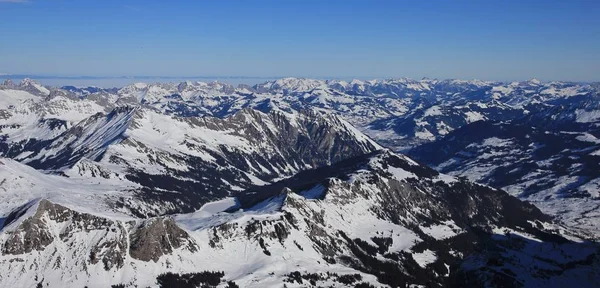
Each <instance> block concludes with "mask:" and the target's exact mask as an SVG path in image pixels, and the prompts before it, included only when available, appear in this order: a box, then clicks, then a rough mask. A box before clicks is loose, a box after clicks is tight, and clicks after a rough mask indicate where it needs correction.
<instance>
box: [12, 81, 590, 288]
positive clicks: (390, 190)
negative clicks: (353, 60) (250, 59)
mask: <svg viewBox="0 0 600 288" xmlns="http://www.w3.org/2000/svg"><path fill="white" fill-rule="evenodd" d="M9 86H10V87H9ZM15 86H18V87H15ZM31 89H37V92H35V93H34V92H31V93H30V92H27V91H28V90H31ZM44 89H46V90H48V91H45V90H44ZM594 89H596V88H592V87H588V86H585V85H576V84H565V83H562V84H560V83H559V84H557V83H547V84H541V83H539V82H537V81H529V82H524V83H510V84H504V83H491V82H480V81H470V82H460V81H437V80H422V81H414V80H409V79H397V80H384V81H370V82H361V81H353V82H351V83H347V82H344V81H320V80H307V79H282V80H281V81H274V82H269V83H265V84H263V85H256V86H254V87H238V88H233V87H231V86H228V85H222V84H220V83H210V84H203V83H191V82H190V83H183V84H181V85H177V84H156V85H155V84H152V85H147V84H135V85H131V86H128V87H125V88H123V89H118V90H117V89H114V90H104V89H68V90H69V92H65V91H64V90H61V89H58V90H56V89H47V88H45V87H43V86H39V84H37V83H34V82H31V81H26V82H24V83H22V84H21V85H14V84H8V85H5V86H3V87H0V129H1V131H0V132H1V134H2V138H1V141H0V142H1V145H0V153H2V155H3V156H7V157H11V158H13V159H2V161H1V162H0V177H1V178H0V179H5V180H4V181H1V180H0V194H1V195H0V196H2V198H3V200H4V201H3V203H1V205H0V207H1V209H2V211H3V212H8V211H11V210H12V211H13V213H11V215H10V216H9V217H7V218H6V219H2V220H0V221H3V222H4V223H5V224H6V225H4V226H5V227H4V228H3V230H2V231H1V232H0V240H1V241H0V246H1V247H0V252H2V253H1V255H0V270H2V271H5V273H2V274H1V275H0V286H8V287H13V286H14V287H19V286H25V287H29V286H35V285H38V284H39V285H42V286H57V285H59V284H58V283H60V284H61V285H62V286H65V285H66V286H74V287H84V286H88V287H106V286H110V285H113V284H123V285H124V286H132V287H135V286H137V287H146V286H152V285H163V286H168V285H175V283H187V284H190V283H196V284H197V285H211V286H219V285H220V286H225V285H229V286H231V287H235V286H232V285H233V284H226V283H225V281H229V280H233V281H235V282H236V283H239V284H240V286H241V287H266V286H278V287H280V286H283V285H284V284H285V285H288V286H295V285H300V286H302V285H308V284H310V285H313V286H323V287H328V286H349V287H352V286H355V285H357V286H358V287H361V286H365V285H369V284H371V285H374V286H382V285H389V286H392V287H397V286H402V287H404V286H408V285H422V286H431V287H443V286H452V287H468V286H485V285H488V286H502V285H505V286H525V287H531V286H548V287H552V286H557V285H561V286H566V285H569V286H581V287H585V286H594V285H595V284H596V283H598V279H599V277H598V275H597V272H596V271H598V268H599V266H598V264H599V261H598V259H597V257H596V255H597V252H598V246H597V244H596V243H593V242H586V241H584V240H582V236H580V235H583V233H582V232H580V231H576V232H577V233H575V232H573V231H572V230H570V229H566V228H564V227H563V226H561V225H559V224H557V223H552V218H550V217H549V216H547V215H545V214H543V213H541V212H540V210H538V209H537V208H536V207H534V206H532V205H531V204H528V203H523V202H520V201H519V200H517V199H516V198H514V197H511V196H509V195H507V194H506V193H505V192H503V191H500V190H496V189H492V188H489V187H486V186H482V185H478V184H473V183H470V182H467V181H464V180H457V179H454V178H451V177H448V176H446V175H443V174H440V173H438V172H436V171H435V170H432V169H429V168H427V167H425V166H422V165H420V164H418V163H416V162H414V161H412V160H410V159H409V158H407V157H405V156H402V155H396V154H394V153H392V152H390V151H383V152H382V151H379V150H380V146H379V145H378V144H376V143H374V142H373V141H371V140H370V139H369V138H367V137H366V136H364V135H363V134H361V133H360V132H357V131H356V130H355V129H354V128H353V127H352V126H350V125H349V124H348V123H347V122H346V121H345V120H342V118H340V117H337V116H333V115H330V114H328V113H322V112H323V110H327V111H334V112H335V113H338V114H342V115H343V116H344V117H345V118H346V119H348V120H350V121H352V122H353V123H360V125H361V129H365V131H369V133H371V134H372V135H378V137H380V139H383V138H385V139H388V138H389V140H390V141H391V142H389V143H392V142H393V141H396V140H399V142H397V143H396V142H394V143H396V144H398V145H402V143H414V141H415V139H416V140H419V141H421V140H423V141H432V140H435V139H437V138H439V137H442V136H443V135H446V134H448V135H451V134H453V133H454V132H452V131H453V130H454V131H455V132H456V130H455V129H457V128H458V127H459V126H464V125H466V126H465V127H468V126H470V125H476V124H477V123H479V122H477V121H476V120H480V119H483V120H485V119H503V120H505V119H513V118H519V117H520V115H521V116H522V115H523V114H526V113H530V114H531V113H540V114H539V115H549V114H548V113H553V112H557V111H556V109H555V110H552V109H551V108H553V107H554V108H555V107H558V106H556V105H562V104H565V103H567V104H568V105H571V108H573V107H576V108H573V109H571V110H569V111H570V112H568V113H567V114H565V115H564V116H557V117H558V118H557V119H566V120H565V121H567V122H569V121H571V122H572V121H587V122H585V123H587V124H585V125H581V127H588V128H589V127H593V125H595V122H594V121H596V120H597V119H596V118H594V117H595V114H594V111H595V110H594V109H595V108H593V107H592V106H589V105H588V104H590V103H587V104H586V103H585V101H584V102H578V103H582V106H573V105H572V103H571V102H570V101H571V100H572V101H574V102H576V99H570V101H567V102H564V101H565V99H566V98H565V97H566V96H565V95H571V96H574V97H580V98H582V99H587V98H586V97H587V95H590V93H595V92H594V91H595V90H594ZM32 93H33V94H32ZM38 94H39V95H38ZM577 95H579V96H577ZM553 101H554V102H553ZM555 102H556V103H555ZM558 102H561V103H562V104H558ZM574 102H573V103H574ZM569 103H570V104H569ZM567 104H565V105H567ZM307 107H308V108H311V109H308V110H306V109H305V108H307ZM590 107H592V108H591V110H590V109H588V110H586V108H590ZM251 108H256V110H253V109H251ZM312 108H317V109H315V110H313V109H312ZM582 109H583V110H582ZM67 111H70V112H73V113H67ZM543 113H546V114H543ZM207 115H210V116H218V117H199V116H207ZM582 115H583V116H582ZM580 116H581V117H580ZM534 118H535V117H531V118H527V119H534ZM523 119H525V118H523ZM595 119H596V120H595ZM379 120H381V121H379ZM522 121H525V120H522ZM375 124H377V125H375ZM561 125H563V124H561ZM586 125H587V126H586ZM582 129H587V128H582ZM459 130H460V129H459ZM390 131H392V132H393V133H392V135H391V136H390V134H389V132H390ZM381 132H384V134H385V133H388V134H385V135H383V134H380V133H381ZM434 132H435V133H434ZM428 133H429V134H428ZM528 133H529V132H528ZM394 135H395V136H394ZM431 135H433V138H432V137H430V136H431ZM579 136H581V135H579ZM397 137H399V138H397ZM529 137H532V136H531V135H530V136H529ZM574 137H575V136H574ZM400 138H401V139H400ZM575 140H577V139H575ZM402 141H406V142H402ZM411 141H412V142H411ZM525 142H526V141H523V143H525ZM519 143H521V142H519ZM573 143H574V142H573ZM396 144H394V145H396ZM594 145H595V144H594ZM578 147H579V146H578ZM591 147H595V146H593V145H592V146H591ZM583 148H586V147H583ZM588 148H589V147H588ZM550 151H554V150H550ZM561 153H562V152H561ZM578 153H592V152H591V151H585V152H583V151H579V152H574V153H571V154H570V156H573V155H578ZM506 162H508V161H506ZM575 162H577V161H575ZM584 162H585V161H584ZM584 162H577V163H583V164H585V165H584V166H586V167H587V165H589V167H595V166H593V165H592V164H593V163H587V162H585V163H584ZM561 163H563V164H564V163H567V162H565V161H561ZM568 163H574V162H568ZM25 164H27V165H25ZM559 166H560V165H559ZM32 167H35V168H37V169H38V170H35V169H33V168H32ZM505 174H507V175H508V174H510V173H505ZM281 179H283V180H281ZM276 181H278V182H276ZM273 182H275V183H273ZM282 191H283V192H282ZM231 196H235V198H225V197H231ZM39 197H42V198H44V199H47V200H40V201H33V202H30V205H26V206H23V207H21V209H14V207H18V206H19V205H21V204H22V203H26V202H29V201H31V200H32V199H36V198H39ZM223 198H225V199H223ZM214 200H219V201H216V202H213V201H214ZM31 205H33V206H31ZM33 207H35V208H33ZM9 208H10V209H9ZM13 209H14V210H13ZM83 211H86V212H85V213H84V212H83ZM192 211H193V213H187V212H192ZM6 214H8V213H6ZM165 214H176V215H172V218H171V217H164V215H165ZM155 216H156V217H155ZM240 263H241V264H240ZM204 270H210V271H213V272H209V271H204ZM221 271H222V272H221ZM357 275H358V276H357ZM582 275H585V277H583V276H582ZM574 280H578V281H579V280H580V282H579V283H576V282H573V281H574ZM157 283H158V284H157Z"/></svg>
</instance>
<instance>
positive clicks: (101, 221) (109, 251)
mask: <svg viewBox="0 0 600 288" xmlns="http://www.w3.org/2000/svg"><path fill="white" fill-rule="evenodd" d="M5 224H10V223H5ZM4 233H5V234H6V237H5V241H3V243H2V254H3V255H15V256H21V257H23V256H26V254H28V253H31V252H32V251H39V252H44V250H46V252H47V250H51V248H50V245H51V244H53V245H52V246H53V248H54V252H53V253H51V256H50V258H51V259H47V260H48V263H50V261H54V263H53V265H55V266H57V265H58V267H59V268H60V265H62V264H61V263H64V262H66V261H67V260H69V259H66V258H65V257H68V255H69V254H70V256H71V257H74V258H73V259H72V260H74V261H76V263H77V264H78V265H83V266H84V267H85V265H86V264H96V263H98V262H102V264H103V265H104V269H106V270H110V269H112V268H113V267H114V268H117V269H119V268H122V267H123V265H124V260H125V255H124V253H125V252H126V247H127V241H126V239H125V237H124V235H125V234H126V233H125V228H124V227H123V226H122V225H120V223H117V222H115V221H112V220H109V219H107V218H102V217H96V216H93V215H90V214H85V213H79V212H76V211H73V210H71V209H68V208H66V207H64V206H61V205H58V204H54V203H51V202H49V201H47V200H41V201H40V202H39V203H38V204H37V208H36V210H35V214H33V215H32V216H31V217H29V218H27V219H25V220H23V221H22V222H21V223H19V224H18V226H17V227H16V229H14V230H12V231H8V232H4ZM90 234H92V235H94V236H95V237H94V238H92V239H93V241H92V242H88V243H78V239H77V238H78V235H90ZM74 245H75V246H77V247H78V248H81V246H80V245H85V250H83V251H82V250H78V249H77V248H73V246H74ZM65 247H71V249H69V248H67V249H68V250H69V254H67V255H62V254H57V253H56V252H57V251H58V249H60V250H63V249H65ZM39 264H41V263H38V265H39Z"/></svg>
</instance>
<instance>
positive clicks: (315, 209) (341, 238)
mask: <svg viewBox="0 0 600 288" xmlns="http://www.w3.org/2000/svg"><path fill="white" fill-rule="evenodd" d="M286 187H287V188H286ZM237 199H238V200H237V201H238V202H239V203H238V204H236V206H233V207H231V208H227V207H229V206H230V205H231V204H227V205H225V206H223V207H222V208H219V210H216V211H228V212H209V211H214V210H213V209H216V208H210V207H214V206H210V207H203V209H201V210H200V211H199V212H198V213H194V214H189V215H187V214H186V215H178V216H176V217H174V218H154V219H147V220H143V221H139V220H138V221H137V223H136V221H126V220H122V221H116V220H110V219H109V218H104V219H103V217H96V216H91V215H89V214H84V213H79V212H75V211H73V210H71V209H68V208H65V207H64V206H61V205H57V204H52V203H50V202H49V201H45V200H42V201H40V204H39V205H38V209H37V211H36V213H35V214H34V215H31V216H21V217H28V218H26V219H23V220H22V221H21V222H20V223H17V222H14V221H12V220H11V221H9V222H12V223H13V224H9V226H8V227H9V228H11V227H12V228H11V230H9V231H3V232H2V234H0V235H1V236H2V237H3V238H2V239H6V240H7V241H8V242H10V241H15V240H13V235H15V234H14V233H21V232H18V231H24V230H21V229H29V228H28V227H30V226H31V225H29V224H25V223H26V222H27V221H38V220H36V219H40V220H39V221H41V222H42V223H44V225H45V226H38V227H39V228H40V229H44V230H45V231H46V234H47V235H50V236H49V237H50V238H51V239H54V240H53V241H51V242H50V243H48V244H44V245H45V246H43V247H40V248H39V250H35V251H34V250H31V251H30V252H28V253H21V254H18V255H14V254H6V253H5V254H3V255H2V256H0V266H1V267H2V268H3V269H4V268H6V269H4V271H9V273H8V274H6V275H3V276H0V283H2V284H7V285H9V284H11V283H12V284H14V283H24V282H22V281H24V280H23V275H25V274H26V275H31V277H30V278H32V277H33V276H35V277H37V280H35V282H32V283H39V282H41V283H42V284H43V285H50V286H53V285H55V283H53V282H51V280H48V279H54V278H52V277H56V276H52V275H56V274H55V273H58V275H61V276H60V277H62V279H69V280H67V281H68V283H71V284H73V285H75V284H77V285H80V286H88V287H95V286H102V285H104V286H106V285H109V284H110V285H112V284H125V285H126V286H127V285H131V286H136V285H137V286H146V285H155V284H153V283H157V281H158V282H159V283H163V284H164V283H180V282H181V281H183V282H186V281H188V280H189V279H196V280H194V281H201V280H200V279H205V277H208V276H209V275H204V274H202V273H200V274H195V273H199V272H201V271H203V270H211V271H224V272H223V273H222V274H219V275H216V274H215V275H216V276H219V277H217V278H218V279H221V280H218V279H217V280H215V279H212V278H211V279H212V280H208V279H206V280H202V281H210V282H211V283H222V284H223V285H224V284H225V282H219V281H226V280H233V281H234V282H236V283H238V284H239V285H241V286H243V287H264V286H273V285H274V286H281V285H283V284H288V285H292V286H293V285H295V284H298V285H300V284H301V283H310V284H311V285H315V286H324V285H339V286H350V287H352V286H353V285H357V284H359V283H363V282H364V283H371V284H374V285H389V286H393V287H397V286H405V285H425V286H427V285H428V286H432V287H443V286H452V287H463V286H468V285H481V284H482V283H487V284H489V285H492V286H497V285H502V284H505V285H506V284H509V285H511V286H531V285H546V286H552V285H550V284H552V283H566V282H568V280H569V279H570V277H571V276H572V275H579V274H581V273H588V274H587V275H588V277H590V278H586V280H585V281H584V282H581V283H583V284H582V285H583V286H586V285H588V284H590V283H594V281H597V280H598V279H600V278H599V277H600V275H596V274H595V273H594V272H590V271H591V270H588V268H587V267H589V269H594V268H593V267H597V266H598V261H597V260H596V256H595V255H596V253H597V252H598V246H597V245H596V244H594V243H586V242H581V241H579V240H577V239H576V238H574V236H573V235H574V234H570V233H571V232H569V231H568V230H565V229H564V228H563V227H561V226H558V225H555V224H552V223H550V222H549V221H550V220H551V219H550V218H549V217H548V216H546V215H544V214H542V213H541V212H540V211H539V210H538V209H537V208H535V207H534V206H532V205H530V204H527V203H523V202H520V201H519V200H517V199H516V198H514V197H512V196H510V195H508V194H506V193H505V192H503V191H500V190H494V189H491V188H488V187H485V186H481V185H477V184H472V183H469V182H466V181H459V180H456V179H453V178H451V177H448V176H445V175H442V174H439V173H438V172H436V171H434V170H432V169H429V168H427V167H424V166H421V165H419V164H418V163H416V162H414V161H412V160H410V159H408V158H406V157H404V156H400V155H396V154H393V153H391V152H389V151H384V152H373V153H371V154H369V155H364V156H359V157H355V158H352V159H347V160H344V161H341V162H338V163H336V164H334V165H332V166H326V167H321V168H318V169H315V170H307V171H303V172H300V173H298V174H296V175H295V176H294V177H292V178H289V179H286V180H282V181H280V182H277V183H275V184H272V185H268V186H260V187H255V188H253V189H251V190H249V191H246V192H240V193H239V195H238V198H237ZM215 205H216V204H215ZM219 205H224V204H219ZM15 215H19V213H15ZM13 218H17V219H18V218H19V217H18V216H14V217H13ZM51 219H53V220H51ZM123 221H126V222H123ZM58 223H62V224H61V225H65V226H60V227H62V228H60V229H56V228H52V227H58V226H57V224H58ZM16 224H18V225H17V226H16V227H15V226H14V225H16ZM104 227H109V228H108V229H105V228H104ZM113 228H114V229H115V230H114V231H115V232H114V234H113V233H111V232H109V231H110V230H111V229H113ZM5 229H6V228H5ZM85 229H87V230H85ZM84 232H85V233H84ZM78 233H80V234H78ZM38 234H39V233H38ZM59 239H60V241H59ZM570 239H571V240H570ZM8 242H7V243H8ZM61 243H68V244H61ZM90 243H91V244H90ZM94 243H99V244H94ZM102 243H105V244H102ZM13 245H14V244H13ZM83 247H88V248H85V249H83ZM55 250H56V251H67V252H68V253H67V255H65V254H62V253H55V252H53V251H55ZM73 251H76V252H73ZM63 253H64V252H63ZM69 253H71V254H69ZM515 255H520V256H518V257H516V256H515ZM559 255H560V256H559ZM58 258H60V259H61V260H60V261H58V260H57V259H58ZM67 259H69V260H68V261H67ZM98 259H110V260H102V261H103V263H101V262H99V261H100V260H98ZM57 262H60V263H61V264H60V265H59V264H55V263H57ZM46 263H52V264H53V265H48V264H46ZM232 263H235V265H233V264H232ZM241 263H245V264H241ZM482 263H483V264H482ZM527 263H535V264H534V265H532V266H530V265H528V264H527ZM57 265H59V266H57ZM281 267H287V268H285V269H282V268H281ZM67 268H68V269H67ZM71 271H73V272H71ZM77 271H87V272H86V273H83V274H82V272H77ZM124 271H127V272H126V273H123V272H124ZM166 272H172V273H171V274H163V273H166ZM73 273H75V274H77V275H80V276H79V277H73V275H75V274H73ZM173 273H175V274H173ZM215 273H216V272H215ZM219 273H221V272H219ZM578 273H579V274H578ZM590 273H591V274H590ZM81 275H88V276H81ZM114 275H122V276H119V277H118V278H114ZM194 275H196V276H194ZM202 275H204V276H202ZM356 275H359V276H356ZM540 275H544V276H543V277H542V276H540ZM195 277H196V278H195ZM188 278H189V279H188ZM106 279H112V280H106ZM157 279H158V280H157ZM185 279H188V280H185ZM223 279H226V280H223ZM28 281H33V280H32V279H30V280H28ZM189 281H191V280H189ZM215 281H216V282H215ZM565 281H566V282H565ZM27 283H30V282H27ZM294 283H295V284H294ZM77 285H75V286H77ZM161 285H162V284H161ZM165 285H166V284H165ZM211 285H214V284H211ZM302 285H303V284H302ZM588 286H589V285H588Z"/></svg>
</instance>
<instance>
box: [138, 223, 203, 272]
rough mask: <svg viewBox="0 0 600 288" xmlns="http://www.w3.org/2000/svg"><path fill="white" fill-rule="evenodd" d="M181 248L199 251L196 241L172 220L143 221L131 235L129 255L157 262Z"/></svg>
mask: <svg viewBox="0 0 600 288" xmlns="http://www.w3.org/2000/svg"><path fill="white" fill-rule="evenodd" d="M179 248H182V249H185V250H187V251H189V252H196V251H197V250H198V246H197V245H196V243H195V242H194V240H193V239H192V238H191V237H190V236H189V235H188V233H187V232H185V231H184V230H183V229H181V228H179V227H178V226H177V224H175V221H173V219H172V218H157V219H150V220H146V221H143V222H142V223H141V224H140V225H138V226H137V227H135V228H134V229H133V231H132V232H131V234H130V235H129V253H130V255H131V257H132V258H134V259H138V260H142V261H154V262H156V261H158V259H159V258H160V257H161V256H163V255H168V254H171V253H172V252H173V250H175V249H179Z"/></svg>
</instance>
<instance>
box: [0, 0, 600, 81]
mask: <svg viewBox="0 0 600 288" xmlns="http://www.w3.org/2000/svg"><path fill="white" fill-rule="evenodd" d="M599 15H600V1H597V0H587V1H586V0H583V1H578V0H570V1H553V0H535V1H534V0H526V1H517V0H509V1H492V0H476V1H475V0H474V1H466V0H465V1H461V0H458V1H456V0H441V1H408V0H407V1H403V0H395V1H394V0H388V1H386V0H370V1H367V0H365V1H354V0H321V1H317V0H280V1H275V0H273V1H271V0H255V1H252V0H240V1H232V0H231V1H230V0H221V1H211V0H205V1H191V0H189V1H149V0H144V1H141V0H140V1H138V0H120V1H116V0H102V1H87V0H63V1H61V0H28V1H25V0H0V27H2V32H1V36H0V73H12V74H46V75H70V76H75V75H89V76H120V75H146V76H147V75H154V76H158V75H160V76H254V77H268V76H296V77H340V78H343V77H358V78H375V77H377V78H382V77H411V78H422V77H430V78H468V79H473V78H477V79H484V80H525V79H529V78H533V77H536V78H539V79H542V80H574V81H599V80H600V16H599Z"/></svg>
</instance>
